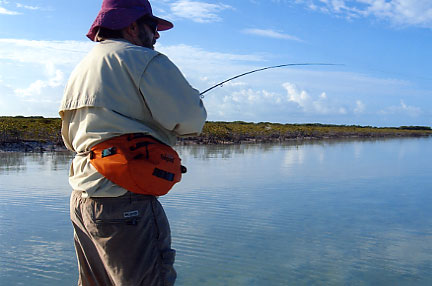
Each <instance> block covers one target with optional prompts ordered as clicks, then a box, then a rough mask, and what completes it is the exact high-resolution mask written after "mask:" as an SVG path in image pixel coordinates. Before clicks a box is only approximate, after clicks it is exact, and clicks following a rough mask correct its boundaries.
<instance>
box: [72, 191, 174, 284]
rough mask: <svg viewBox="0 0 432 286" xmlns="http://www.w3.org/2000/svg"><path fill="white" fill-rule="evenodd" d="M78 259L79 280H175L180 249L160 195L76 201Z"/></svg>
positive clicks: (78, 198) (75, 198) (76, 198)
mask: <svg viewBox="0 0 432 286" xmlns="http://www.w3.org/2000/svg"><path fill="white" fill-rule="evenodd" d="M70 203H71V205H70V211H71V221H72V224H73V227H74V241H75V249H76V253H77V258H78V269H79V280H78V285H83V286H87V285H92V286H93V285H98V286H110V285H113V286H114V285H115V286H127V285H130V286H138V285H145V286H153V285H154V286H159V285H160V286H165V285H174V282H175V279H176V272H175V270H174V267H173V264H174V256H175V251H174V250H173V249H171V232H170V227H169V224H168V220H167V217H166V215H165V212H164V210H163V208H162V206H161V204H160V203H159V201H158V200H157V199H156V198H155V197H154V196H146V195H139V194H134V193H130V192H128V193H127V194H126V195H123V196H121V197H116V198H82V197H81V192H79V191H74V192H73V193H72V195H71V201H70Z"/></svg>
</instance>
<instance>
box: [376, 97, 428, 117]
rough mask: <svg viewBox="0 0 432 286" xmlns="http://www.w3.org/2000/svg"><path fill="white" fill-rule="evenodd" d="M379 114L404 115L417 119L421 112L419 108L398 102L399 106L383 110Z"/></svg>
mask: <svg viewBox="0 0 432 286" xmlns="http://www.w3.org/2000/svg"><path fill="white" fill-rule="evenodd" d="M380 113H381V114H384V115H387V114H404V115H408V116H411V117H417V116H420V115H421V114H422V113H423V111H422V110H421V108H419V107H416V106H410V105H407V104H405V102H404V101H403V100H401V101H400V105H398V106H390V107H388V108H386V109H383V110H381V111H380Z"/></svg>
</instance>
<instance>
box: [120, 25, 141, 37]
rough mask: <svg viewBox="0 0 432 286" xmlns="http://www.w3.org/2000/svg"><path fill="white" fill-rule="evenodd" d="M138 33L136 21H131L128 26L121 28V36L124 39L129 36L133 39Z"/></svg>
mask: <svg viewBox="0 0 432 286" xmlns="http://www.w3.org/2000/svg"><path fill="white" fill-rule="evenodd" d="M138 35H139V27H138V24H137V23H136V22H133V23H132V24H130V25H129V26H128V27H126V28H124V29H123V36H124V37H125V39H128V38H129V37H130V38H132V39H134V38H135V37H138Z"/></svg>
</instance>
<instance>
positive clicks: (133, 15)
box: [87, 0, 174, 41]
mask: <svg viewBox="0 0 432 286" xmlns="http://www.w3.org/2000/svg"><path fill="white" fill-rule="evenodd" d="M145 15H148V16H150V17H151V18H153V19H154V20H155V21H156V22H157V23H158V26H157V30H158V31H165V30H169V29H171V28H172V27H174V25H173V23H171V22H170V21H167V20H164V19H162V18H158V17H156V16H154V15H153V12H152V8H151V6H150V2H149V1H148V0H103V2H102V8H101V10H100V11H99V14H98V15H97V17H96V19H95V20H94V22H93V24H92V26H91V28H90V30H89V32H88V33H87V37H88V38H89V39H90V40H92V41H94V40H95V36H96V33H97V31H98V28H99V27H103V28H107V29H111V30H121V29H123V28H126V27H128V26H129V25H130V24H132V23H133V22H135V21H136V20H138V19H139V18H141V17H142V16H145Z"/></svg>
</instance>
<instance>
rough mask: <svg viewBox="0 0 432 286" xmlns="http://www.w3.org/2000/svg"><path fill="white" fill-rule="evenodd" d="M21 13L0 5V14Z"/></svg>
mask: <svg viewBox="0 0 432 286" xmlns="http://www.w3.org/2000/svg"><path fill="white" fill-rule="evenodd" d="M0 4H1V3H0ZM20 14H21V13H19V12H16V11H11V10H8V9H6V8H3V7H0V15H20Z"/></svg>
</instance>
